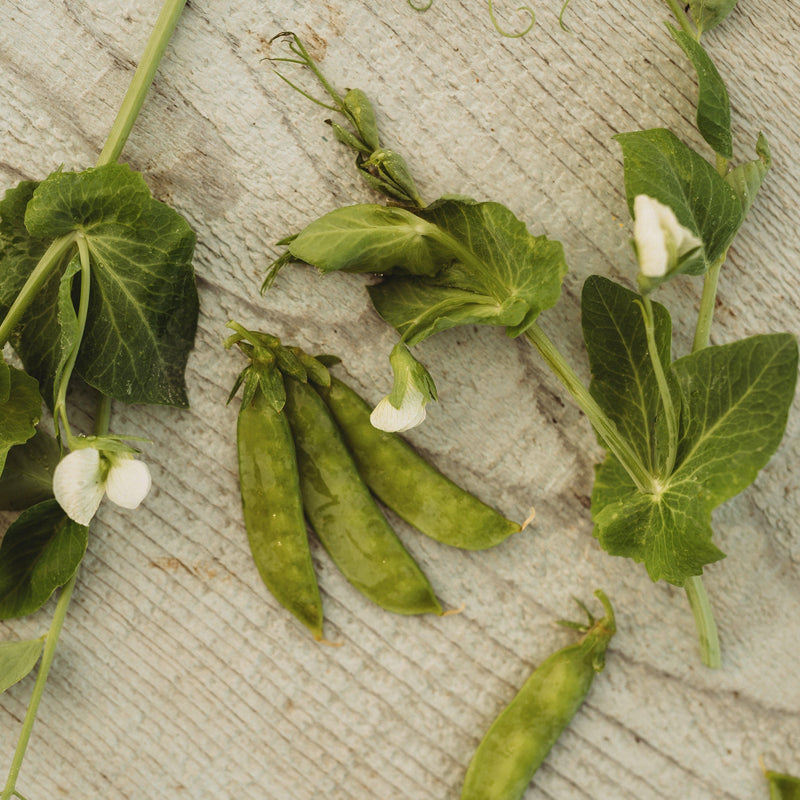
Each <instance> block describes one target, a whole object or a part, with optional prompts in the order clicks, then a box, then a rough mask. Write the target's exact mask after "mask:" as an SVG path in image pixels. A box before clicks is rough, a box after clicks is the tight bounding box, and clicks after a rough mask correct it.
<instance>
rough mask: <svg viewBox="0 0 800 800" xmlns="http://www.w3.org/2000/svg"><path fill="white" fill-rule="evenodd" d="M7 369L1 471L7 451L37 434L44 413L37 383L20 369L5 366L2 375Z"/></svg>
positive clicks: (1, 406)
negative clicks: (37, 426) (38, 424)
mask: <svg viewBox="0 0 800 800" xmlns="http://www.w3.org/2000/svg"><path fill="white" fill-rule="evenodd" d="M0 363H1V362H0ZM6 369H7V370H8V373H7V376H8V397H7V399H6V401H5V402H4V403H0V472H2V470H3V466H4V464H5V462H6V455H7V454H8V451H9V450H10V449H11V448H12V447H13V446H14V445H17V444H22V443H23V442H27V441H28V439H30V438H31V436H33V435H34V433H36V425H37V423H38V422H39V418H40V417H41V414H42V398H41V396H40V395H39V385H38V384H37V383H36V381H35V380H34V379H33V378H31V376H30V375H28V374H27V373H25V372H23V371H22V370H21V369H17V368H16V367H12V366H9V365H7V364H3V372H5V370H6Z"/></svg>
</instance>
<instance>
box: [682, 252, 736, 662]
mask: <svg viewBox="0 0 800 800" xmlns="http://www.w3.org/2000/svg"><path fill="white" fill-rule="evenodd" d="M726 256H727V251H726V252H725V253H723V254H722V255H721V256H720V257H719V258H718V259H717V260H716V261H715V262H714V263H713V264H712V265H711V266H710V267H709V268H708V272H707V273H706V276H705V279H704V281H703V296H702V298H701V300H700V312H699V314H698V315H697V327H696V328H695V331H694V342H693V343H692V352H693V353H696V352H697V351H698V350H702V349H703V348H704V347H708V344H709V341H710V337H711V322H712V320H713V318H714V305H715V304H716V302H717V283H718V282H719V273H720V270H721V269H722V265H723V264H724V263H725V258H726ZM684 589H685V591H686V597H687V598H688V600H689V606H690V607H691V609H692V614H693V616H694V624H695V628H696V629H697V637H698V640H699V643H700V658H701V659H702V661H703V663H704V664H705V665H706V666H707V667H712V668H714V669H716V668H717V667H719V666H720V664H721V663H722V656H721V653H720V646H719V635H718V633H717V623H716V622H715V621H714V612H713V610H712V608H711V603H710V602H709V600H708V595H707V594H706V589H705V586H704V585H703V578H702V576H700V575H697V576H694V577H692V578H689V579H688V580H687V581H686V583H685V584H684Z"/></svg>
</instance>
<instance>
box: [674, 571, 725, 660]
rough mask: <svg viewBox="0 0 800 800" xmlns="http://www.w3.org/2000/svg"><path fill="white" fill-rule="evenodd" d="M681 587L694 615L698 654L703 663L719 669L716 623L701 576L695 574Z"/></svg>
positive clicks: (719, 655) (719, 658)
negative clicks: (698, 643) (698, 647)
mask: <svg viewBox="0 0 800 800" xmlns="http://www.w3.org/2000/svg"><path fill="white" fill-rule="evenodd" d="M683 588H684V590H685V591H686V597H687V598H688V600H689V606H690V607H691V609H692V614H693V615H694V624H695V627H696V628H697V637H698V639H699V642H700V656H701V658H702V660H703V663H704V664H705V665H706V666H707V667H711V668H712V669H719V667H720V666H721V665H722V656H721V653H720V647H719V636H718V634H717V623H716V622H715V621H714V611H713V610H712V608H711V603H710V602H709V600H708V594H706V587H705V586H704V585H703V579H702V577H701V576H700V575H695V576H693V577H691V578H689V579H688V580H687V581H686V583H685V584H684V586H683Z"/></svg>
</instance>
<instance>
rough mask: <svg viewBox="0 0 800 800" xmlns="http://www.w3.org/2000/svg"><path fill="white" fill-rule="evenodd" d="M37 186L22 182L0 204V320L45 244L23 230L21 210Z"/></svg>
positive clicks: (9, 191) (40, 254) (8, 191)
mask: <svg viewBox="0 0 800 800" xmlns="http://www.w3.org/2000/svg"><path fill="white" fill-rule="evenodd" d="M37 186H38V183H36V182H35V181H22V182H21V183H19V184H17V186H15V187H14V188H13V189H8V190H7V191H6V193H5V195H4V196H3V199H2V200H0V317H4V316H5V315H6V314H7V313H8V309H9V308H10V307H11V304H12V303H13V302H14V298H15V297H16V296H17V294H18V293H19V290H20V289H21V288H22V286H23V284H24V283H25V280H26V279H27V277H28V275H30V273H31V272H32V271H33V268H34V267H35V266H36V264H37V262H38V261H39V259H40V258H41V257H42V255H43V254H44V251H45V250H46V249H47V242H46V241H44V240H42V239H38V238H35V237H33V236H31V235H30V234H29V233H28V231H27V229H26V228H25V209H26V208H27V206H28V203H29V201H30V199H31V197H32V196H33V192H34V190H35V189H36V187H37Z"/></svg>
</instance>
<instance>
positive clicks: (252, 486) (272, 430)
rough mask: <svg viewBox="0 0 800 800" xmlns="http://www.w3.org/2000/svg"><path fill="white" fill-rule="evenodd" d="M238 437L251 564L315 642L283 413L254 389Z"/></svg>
mask: <svg viewBox="0 0 800 800" xmlns="http://www.w3.org/2000/svg"><path fill="white" fill-rule="evenodd" d="M236 433H237V442H238V448H239V484H240V488H241V495H242V510H243V512H244V522H245V527H246V529H247V538H248V540H249V542H250V549H251V551H252V553H253V559H254V560H255V563H256V566H257V567H258V571H259V573H260V575H261V578H262V580H263V581H264V583H265V584H266V586H267V588H268V589H269V590H270V592H272V594H273V596H274V597H275V599H276V600H277V601H278V602H279V603H280V604H281V605H282V606H283V607H284V608H286V609H287V610H289V611H291V612H292V614H294V615H295V617H297V619H299V620H300V622H302V623H303V624H304V625H305V626H306V627H307V628H308V629H309V630H310V631H311V633H312V634H313V635H314V638H315V639H317V640H318V641H319V640H320V639H321V638H322V601H321V600H320V595H319V587H318V586H317V578H316V575H315V574H314V566H313V564H312V562H311V552H310V550H309V545H308V533H307V531H306V524H305V518H304V517H303V505H302V500H301V494H300V477H299V474H298V470H297V461H296V458H295V448H294V442H293V440H292V433H291V430H290V428H289V423H288V421H287V419H286V414H285V413H284V412H283V411H277V410H276V409H275V405H274V404H273V403H271V402H270V401H269V400H268V399H267V398H266V397H265V395H264V394H263V392H262V391H261V389H260V388H256V389H255V392H254V394H253V397H252V400H251V401H250V402H247V403H245V402H243V403H242V407H241V409H240V410H239V418H238V422H237V429H236Z"/></svg>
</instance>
